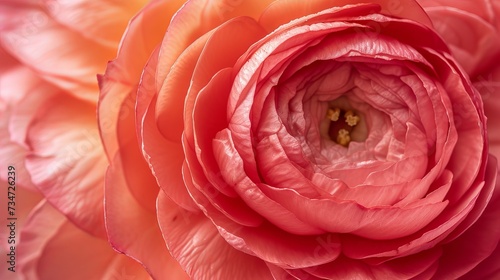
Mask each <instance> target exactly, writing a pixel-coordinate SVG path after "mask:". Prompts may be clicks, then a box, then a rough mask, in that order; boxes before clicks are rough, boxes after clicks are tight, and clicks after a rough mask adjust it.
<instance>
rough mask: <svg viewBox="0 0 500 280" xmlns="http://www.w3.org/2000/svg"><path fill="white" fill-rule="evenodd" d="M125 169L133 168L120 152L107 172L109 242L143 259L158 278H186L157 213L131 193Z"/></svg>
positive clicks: (143, 175) (143, 176)
mask: <svg viewBox="0 0 500 280" xmlns="http://www.w3.org/2000/svg"><path fill="white" fill-rule="evenodd" d="M140 163H142V162H139V164H140ZM143 164H145V163H143ZM125 172H134V170H133V169H132V170H128V171H125V170H124V169H123V165H122V161H121V158H120V155H117V157H116V158H115V159H114V161H113V163H112V164H111V166H110V168H109V169H108V172H107V174H106V194H105V198H106V201H105V207H106V227H107V230H108V237H109V241H110V243H111V244H112V246H113V248H114V249H115V250H117V251H119V252H122V253H124V254H126V255H127V256H129V257H131V258H133V259H135V260H137V261H138V262H139V263H141V264H142V265H143V266H144V267H145V268H146V270H147V271H148V272H149V273H150V274H151V275H152V276H153V277H154V278H156V279H170V278H169V277H172V279H187V278H186V277H185V276H184V272H183V271H182V270H181V269H180V268H179V267H178V264H177V263H175V262H174V261H173V260H172V259H171V256H170V254H169V253H168V251H167V248H166V247H165V246H164V245H163V243H164V242H163V241H162V238H161V233H160V231H159V229H158V224H157V221H156V219H155V215H154V214H153V213H151V212H149V211H147V210H146V209H144V208H143V207H141V205H139V204H138V203H137V201H136V200H135V199H134V197H133V196H132V195H131V194H130V192H129V190H128V187H127V182H126V179H125ZM137 175H138V179H139V180H137V181H136V183H137V182H140V181H147V180H148V177H151V175H150V174H149V173H137ZM142 187H149V186H148V185H142Z"/></svg>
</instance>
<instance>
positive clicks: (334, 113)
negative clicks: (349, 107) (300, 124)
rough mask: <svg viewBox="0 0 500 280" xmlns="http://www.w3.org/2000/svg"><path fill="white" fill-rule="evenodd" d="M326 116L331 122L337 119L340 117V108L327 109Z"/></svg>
mask: <svg viewBox="0 0 500 280" xmlns="http://www.w3.org/2000/svg"><path fill="white" fill-rule="evenodd" d="M326 117H327V118H328V119H329V120H331V121H332V122H336V121H338V120H339V117H340V109H339V108H335V109H328V112H326Z"/></svg>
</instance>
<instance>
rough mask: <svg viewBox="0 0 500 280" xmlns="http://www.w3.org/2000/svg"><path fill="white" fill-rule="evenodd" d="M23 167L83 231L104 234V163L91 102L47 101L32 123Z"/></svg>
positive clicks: (68, 97)
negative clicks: (28, 148)
mask: <svg viewBox="0 0 500 280" xmlns="http://www.w3.org/2000/svg"><path fill="white" fill-rule="evenodd" d="M27 143H28V145H29V147H30V149H31V154H30V155H29V156H28V157H27V159H26V167H27V169H28V171H29V172H30V174H31V177H32V180H33V183H34V184H35V185H36V186H37V188H38V189H39V190H40V191H41V192H42V194H43V195H44V196H45V197H46V199H47V200H48V201H49V202H50V203H51V204H53V205H54V206H55V207H56V208H57V209H58V210H60V211H61V212H62V213H64V214H65V215H67V216H68V218H69V219H70V220H71V221H73V222H74V223H75V224H77V225H78V226H79V227H81V228H82V229H83V230H86V231H88V232H89V233H92V234H95V235H96V236H104V234H105V233H104V215H103V206H102V201H103V195H104V193H103V189H102V188H103V181H104V170H105V168H106V166H107V164H108V163H107V161H106V158H105V157H104V152H103V150H102V146H101V142H100V139H99V134H98V130H97V126H96V123H95V107H94V105H93V104H88V103H85V102H83V101H81V100H78V99H75V98H73V97H70V96H67V95H59V96H56V97H54V98H53V99H51V100H49V101H47V102H46V103H45V104H43V106H41V107H40V109H39V110H38V112H37V116H36V118H35V120H34V121H33V122H32V123H31V124H30V126H29V131H28V137H27Z"/></svg>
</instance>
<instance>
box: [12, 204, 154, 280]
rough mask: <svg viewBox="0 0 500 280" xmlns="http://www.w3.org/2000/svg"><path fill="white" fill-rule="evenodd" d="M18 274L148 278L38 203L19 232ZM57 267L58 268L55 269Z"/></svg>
mask: <svg viewBox="0 0 500 280" xmlns="http://www.w3.org/2000/svg"><path fill="white" fill-rule="evenodd" d="M20 234H21V240H22V241H21V243H20V244H19V246H18V247H17V249H18V262H19V267H20V271H18V272H17V273H21V275H23V276H24V277H26V279H34V280H35V279H82V280H83V279H93V278H99V279H104V278H113V277H118V278H122V277H123V276H125V275H133V276H134V277H136V278H134V279H150V278H149V276H148V274H147V273H146V272H145V270H144V269H143V268H142V267H140V266H139V265H138V264H137V263H136V262H134V261H132V260H130V259H129V258H127V257H125V256H122V255H119V254H117V253H116V252H115V251H113V249H112V248H110V246H109V244H108V242H107V241H106V240H105V239H100V238H97V237H95V236H92V235H89V234H87V233H86V232H84V231H82V230H80V229H79V228H78V227H76V226H74V225H73V224H72V223H71V222H69V221H68V220H66V218H65V217H64V216H63V215H62V214H61V213H60V212H58V211H57V210H56V209H54V208H53V207H51V206H50V204H48V203H47V202H45V201H43V202H41V203H40V204H39V205H38V207H37V208H35V210H34V211H33V213H32V214H31V216H30V218H29V220H28V222H27V224H26V226H25V227H24V228H23V229H22V231H21V233H20ZM54 264H58V269H54Z"/></svg>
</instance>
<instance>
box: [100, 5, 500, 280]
mask: <svg viewBox="0 0 500 280" xmlns="http://www.w3.org/2000/svg"><path fill="white" fill-rule="evenodd" d="M358 2H360V1H338V2H335V3H336V6H334V5H333V4H332V2H331V1H319V0H318V1H310V2H299V1H286V0H282V1H258V2H250V1H222V0H220V1H210V2H206V1H201V0H200V1H196V0H192V1H188V2H186V3H182V2H178V3H172V2H164V1H152V2H151V3H149V4H148V5H147V6H146V7H145V8H144V9H143V10H142V11H141V12H140V13H139V14H138V15H137V16H136V17H135V18H134V19H133V21H132V22H131V24H130V26H129V28H128V29H127V32H126V33H125V35H124V37H123V39H122V43H121V46H120V49H119V52H118V57H117V58H116V59H115V60H114V61H113V62H111V63H110V64H109V65H108V68H107V70H106V73H105V75H104V76H102V77H101V79H100V87H101V97H100V101H99V123H100V129H101V136H102V138H103V142H104V145H105V149H106V153H107V155H108V158H109V159H110V161H111V165H110V168H109V169H108V172H107V174H106V186H105V188H106V192H105V201H106V204H105V214H106V222H107V223H106V226H107V232H108V235H109V239H110V242H111V244H112V245H113V247H114V248H115V249H116V250H118V251H121V252H123V253H125V254H127V255H129V256H131V257H132V258H134V259H137V260H138V261H139V262H140V263H142V264H143V265H144V266H145V267H147V269H148V271H150V273H151V275H152V276H153V277H154V278H157V279H165V278H167V277H168V276H169V274H168V273H169V272H168V271H169V270H168V269H166V268H165V261H164V259H165V258H167V255H166V253H165V252H164V250H162V249H163V247H161V246H159V244H162V243H163V242H164V243H165V245H166V247H167V248H168V250H169V252H170V254H172V256H173V257H174V258H175V259H176V260H177V261H178V262H179V263H180V265H181V266H182V267H183V268H184V269H185V270H186V272H187V273H188V274H189V276H190V277H191V278H192V279H354V278H356V279H410V278H420V279H456V278H459V277H464V278H465V279H477V277H479V276H482V277H483V278H484V277H487V276H488V277H493V276H492V275H494V274H490V273H496V274H498V271H499V269H498V268H499V266H498V263H495V262H494V260H495V258H498V250H497V251H494V249H495V247H496V246H497V244H498V241H499V239H500V227H499V226H498V224H499V223H498V220H499V215H500V207H499V206H500V205H499V203H498V202H499V201H498V199H499V193H498V192H499V191H498V188H497V187H496V176H497V171H498V169H497V163H496V159H495V158H494V157H492V156H488V139H487V132H486V131H487V129H486V117H485V114H484V112H483V109H482V107H483V104H482V100H481V96H480V94H479V92H478V90H477V89H476V88H475V87H474V85H473V83H472V82H471V81H470V79H469V76H468V74H467V72H466V71H464V70H463V69H466V70H467V71H468V73H469V74H471V73H474V71H479V69H482V68H483V67H486V64H484V63H480V62H477V61H475V60H474V61H473V62H471V61H472V60H466V59H464V57H465V56H463V57H461V56H460V55H459V54H457V52H458V50H459V47H458V46H460V44H458V45H453V44H452V43H450V41H449V40H448V43H446V42H445V41H443V40H442V39H441V37H440V36H439V35H437V33H435V31H434V29H433V23H432V22H431V21H430V19H429V17H428V15H427V14H426V13H425V12H424V11H423V10H422V9H421V8H420V6H419V5H418V4H417V3H416V2H414V1H410V0H408V1H398V2H397V3H395V2H393V1H382V0H380V1H372V2H373V3H372V4H366V3H365V4H359V3H358ZM181 5H182V6H181ZM284 11H286V12H284ZM497 34H498V33H497ZM450 49H451V51H450ZM484 55H485V56H487V55H488V53H487V52H485V53H484ZM453 56H455V57H456V59H455V58H454V57H453ZM457 60H458V61H459V62H457ZM460 63H463V64H460ZM115 106H118V109H116V107H115ZM143 158H145V160H146V161H143ZM146 162H147V163H146ZM158 186H159V188H158ZM125 207H126V209H125ZM157 222H158V223H159V226H160V229H161V232H162V235H163V236H162V237H163V239H161V237H160V236H159V235H158V234H157V233H156V232H149V231H147V230H145V229H150V228H155V227H156V225H157ZM488 257H490V258H488Z"/></svg>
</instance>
